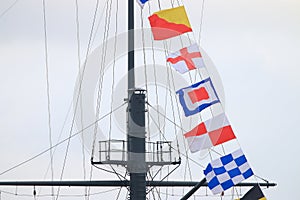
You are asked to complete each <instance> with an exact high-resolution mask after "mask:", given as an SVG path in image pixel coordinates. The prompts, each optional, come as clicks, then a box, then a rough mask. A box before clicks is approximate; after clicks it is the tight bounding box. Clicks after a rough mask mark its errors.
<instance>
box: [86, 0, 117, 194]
mask: <svg viewBox="0 0 300 200" xmlns="http://www.w3.org/2000/svg"><path fill="white" fill-rule="evenodd" d="M106 3H107V7H106V12H105V13H106V14H105V25H104V28H105V31H104V36H103V42H102V43H103V44H104V45H103V47H102V60H101V67H100V81H99V84H98V92H97V105H96V117H98V115H99V114H100V103H101V95H102V83H103V76H104V72H103V70H104V64H105V58H106V49H107V42H106V43H105V41H106V40H107V37H108V31H109V23H110V14H111V8H112V0H111V1H110V4H109V1H107V2H106ZM97 132H98V123H96V124H95V126H94V136H93V144H92V154H91V161H93V159H94V153H95V145H96V135H97ZM92 175H93V168H92V166H91V173H90V180H91V179H92ZM89 192H90V188H89Z"/></svg>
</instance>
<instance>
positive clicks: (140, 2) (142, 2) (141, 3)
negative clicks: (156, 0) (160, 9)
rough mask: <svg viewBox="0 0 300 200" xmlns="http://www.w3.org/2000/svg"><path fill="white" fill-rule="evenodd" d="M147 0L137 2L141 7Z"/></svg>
mask: <svg viewBox="0 0 300 200" xmlns="http://www.w3.org/2000/svg"><path fill="white" fill-rule="evenodd" d="M147 1H149V0H137V2H138V3H139V4H140V6H141V7H142V8H143V7H144V5H145V3H146V2H147Z"/></svg>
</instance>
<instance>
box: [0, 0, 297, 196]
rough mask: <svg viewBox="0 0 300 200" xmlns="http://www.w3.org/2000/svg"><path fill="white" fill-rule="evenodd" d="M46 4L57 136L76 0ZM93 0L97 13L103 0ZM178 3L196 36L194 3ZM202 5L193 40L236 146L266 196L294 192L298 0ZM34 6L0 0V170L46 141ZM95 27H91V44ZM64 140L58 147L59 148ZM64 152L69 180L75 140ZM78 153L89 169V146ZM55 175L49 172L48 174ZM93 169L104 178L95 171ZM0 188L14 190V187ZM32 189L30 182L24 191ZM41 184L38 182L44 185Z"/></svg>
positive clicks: (32, 170)
mask: <svg viewBox="0 0 300 200" xmlns="http://www.w3.org/2000/svg"><path fill="white" fill-rule="evenodd" d="M152 1H154V0H152ZM14 2H16V3H14ZM46 2H47V19H48V21H47V22H48V42H49V77H50V87H51V117H52V132H53V140H54V141H57V140H58V139H59V136H60V132H62V133H63V134H62V136H61V138H65V137H67V135H68V134H69V132H68V130H69V127H70V118H71V117H70V116H71V115H72V111H71V114H69V115H68V117H67V124H66V126H65V127H64V128H63V124H64V121H65V118H66V116H67V114H68V111H69V108H70V104H71V102H72V98H73V91H74V86H75V81H76V78H77V72H78V60H77V49H76V26H75V3H74V1H73V0H52V1H49V2H48V1H46ZM100 3H101V4H102V5H101V6H100V8H99V14H100V13H101V12H102V9H103V4H104V0H100ZM183 3H184V4H185V6H186V10H187V13H188V16H189V18H190V21H191V24H192V27H193V29H194V33H195V36H196V37H197V38H198V33H199V28H200V19H201V15H200V10H201V5H202V1H197V0H189V1H187V0H185V1H184V2H183ZM123 4H124V3H122V5H123ZM11 5H13V6H12V7H11V9H8V8H10V6H11ZM124 5H125V4H124ZM124 5H123V6H120V16H122V15H124V16H125V13H126V10H125V9H121V8H124ZM153 5H154V3H153ZM204 5H205V8H204V18H203V25H202V33H201V47H202V48H203V49H204V50H205V52H206V53H207V54H208V56H209V57H210V58H211V59H212V61H213V62H214V64H215V67H216V68H217V70H218V72H219V75H220V77H221V80H222V82H223V87H224V92H225V102H226V104H225V109H226V112H227V115H228V117H229V119H230V121H231V123H232V126H233V128H234V130H235V133H236V136H237V137H238V140H239V143H240V145H241V148H242V149H243V151H244V153H245V155H246V157H247V158H248V160H249V162H250V164H251V166H252V168H253V170H254V172H255V174H256V175H258V176H260V177H262V178H265V179H267V180H269V181H270V182H276V183H278V186H277V187H275V188H270V189H267V190H264V193H265V195H266V197H267V199H273V200H280V199H287V198H291V199H296V195H297V185H298V184H297V181H298V179H299V178H300V172H299V169H300V159H299V156H298V155H297V154H298V153H299V152H300V146H299V145H298V140H299V139H300V137H299V134H300V128H299V126H298V123H299V120H300V117H299V113H300V106H299V105H298V102H300V92H299V87H300V79H299V77H298V76H299V75H298V74H299V72H300V68H299V64H300V61H299V55H298V54H299V52H300V37H299V35H300V26H299V21H300V12H299V11H300V1H298V0H285V1H283V0H272V1H271V0H264V1H259V0H251V1H249V0H243V1H240V0H229V1H222V0H205V4H204ZM94 6H95V0H79V14H80V36H81V37H80V38H81V47H82V49H81V58H82V59H83V58H84V53H85V51H86V47H87V41H88V34H89V30H90V27H91V19H92V16H93V9H94ZM165 8H166V7H165ZM138 13H139V12H137V14H138ZM42 14H43V13H42V2H41V1H35V0H22V1H21V0H19V1H14V0H1V2H0V81H1V82H0V83H1V84H0V94H1V97H0V136H1V139H0V159H1V165H0V173H1V172H3V171H5V170H6V169H8V168H10V167H12V166H15V165H16V164H18V163H20V162H22V161H24V160H26V159H28V158H30V157H32V156H33V155H36V154H38V153H39V152H41V151H43V150H44V149H46V148H48V147H49V135H48V121H47V120H48V116H47V96H46V75H45V54H44V39H43V38H44V37H43V34H44V33H43V18H42ZM145 16H146V15H145ZM98 19H99V18H98ZM103 20H104V19H102V21H101V23H100V27H102V26H103ZM124 27H126V24H122V22H120V24H119V30H121V31H124ZM102 34H103V32H102V29H101V28H100V29H99V32H98V34H97V36H99V37H97V38H96V39H95V42H94V43H93V46H92V48H93V49H94V48H96V47H97V45H99V43H100V41H101V39H100V38H101V37H102ZM122 98H123V97H122ZM62 128H63V131H61V130H62ZM54 143H55V142H54ZM64 148H65V147H61V148H58V150H57V152H58V153H59V154H60V153H61V154H62V155H63V154H64ZM86 148H88V147H86ZM70 152H72V153H70V154H69V158H68V164H67V167H66V168H67V169H68V170H67V171H66V175H65V177H69V178H73V177H76V179H78V178H80V177H82V176H83V174H82V171H80V170H77V169H75V168H76V167H77V166H78V162H79V161H80V167H82V166H81V165H83V164H82V160H83V158H82V153H81V142H80V140H79V139H78V138H77V139H74V140H72V143H71V146H70ZM57 157H58V159H57V160H56V161H55V164H56V165H55V166H56V167H57V168H60V167H61V165H62V162H63V156H60V157H59V156H57ZM85 159H86V168H88V169H89V168H90V165H89V155H88V154H86V158H85ZM48 163H49V154H47V155H44V156H42V157H40V158H38V159H36V160H33V161H32V162H30V163H29V164H26V165H24V166H21V167H19V168H17V169H15V170H12V171H10V172H8V173H6V174H3V175H1V176H0V180H1V181H2V180H7V179H9V180H18V179H21V180H28V179H31V180H35V179H39V180H43V179H44V177H45V176H46V177H48V178H49V173H48V174H47V175H45V173H46V171H47V167H48ZM200 173H201V172H200ZM59 175H60V171H59V170H57V172H55V177H56V178H57V179H58V178H59ZM95 176H96V177H101V178H103V174H102V175H101V174H100V173H99V174H96V175H95ZM104 178H111V176H105V177H104ZM1 190H3V191H10V192H12V193H17V191H19V192H23V190H22V188H17V189H16V188H15V187H10V188H9V187H3V188H1ZM31 191H32V188H30V189H29V190H24V193H26V194H31ZM49 192H50V190H47V189H44V193H49ZM71 192H74V193H76V192H77V193H80V192H83V190H80V191H79V192H78V191H75V190H74V191H73V190H72V191H71ZM125 194H126V191H125V192H124V194H123V195H125ZM1 195H2V198H3V199H17V197H16V196H14V195H9V194H5V193H1ZM19 198H20V199H25V197H19ZM28 199H32V197H30V198H28ZM40 199H45V198H40ZM49 199H50V198H49ZM81 199H83V198H81Z"/></svg>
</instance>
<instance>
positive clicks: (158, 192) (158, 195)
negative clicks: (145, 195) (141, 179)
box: [147, 173, 161, 200]
mask: <svg viewBox="0 0 300 200" xmlns="http://www.w3.org/2000/svg"><path fill="white" fill-rule="evenodd" d="M149 176H150V178H151V179H153V178H152V176H151V174H150V173H149ZM147 177H148V175H147ZM152 188H155V190H156V193H157V197H158V198H159V199H160V200H161V197H160V191H159V190H158V189H157V187H152ZM152 195H153V196H154V192H152Z"/></svg>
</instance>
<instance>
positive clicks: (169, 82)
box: [167, 68, 182, 159]
mask: <svg viewBox="0 0 300 200" xmlns="http://www.w3.org/2000/svg"><path fill="white" fill-rule="evenodd" d="M169 71H170V68H167V80H168V89H169V96H170V99H171V106H172V114H173V120H174V122H175V121H176V117H175V109H174V102H173V97H172V91H171V85H170V84H171V80H170V73H169ZM181 127H182V126H180V128H181ZM174 132H175V137H176V143H177V151H178V155H179V159H180V150H179V139H178V135H177V134H176V132H177V131H176V124H174Z"/></svg>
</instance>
